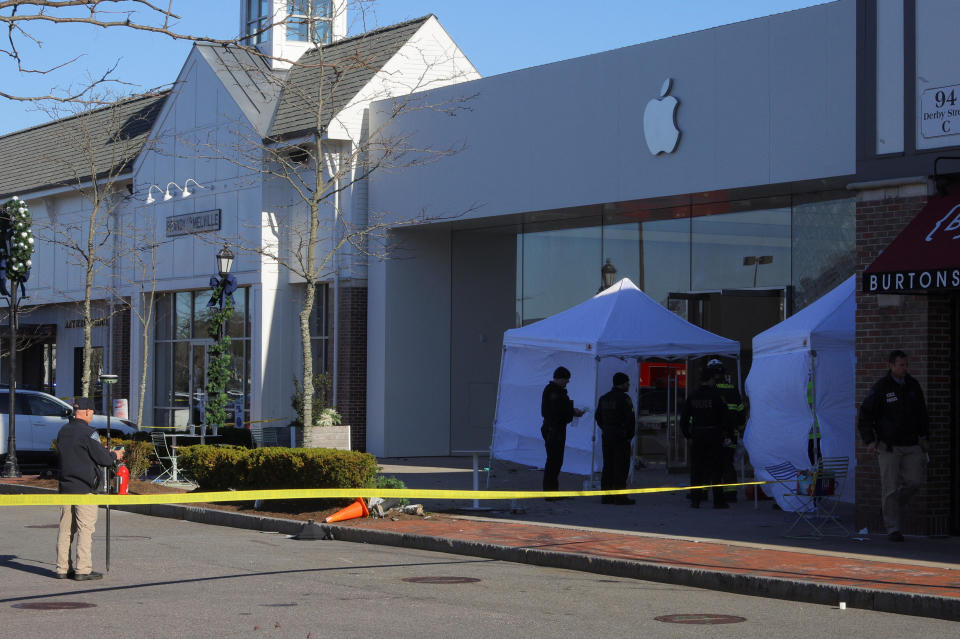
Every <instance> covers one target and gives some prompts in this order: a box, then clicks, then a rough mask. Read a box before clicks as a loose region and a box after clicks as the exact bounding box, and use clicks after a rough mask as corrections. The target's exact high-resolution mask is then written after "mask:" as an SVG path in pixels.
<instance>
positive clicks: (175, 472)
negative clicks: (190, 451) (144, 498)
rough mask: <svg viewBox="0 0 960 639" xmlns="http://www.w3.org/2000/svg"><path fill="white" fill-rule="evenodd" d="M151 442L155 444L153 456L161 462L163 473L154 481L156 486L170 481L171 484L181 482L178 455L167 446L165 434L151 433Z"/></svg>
mask: <svg viewBox="0 0 960 639" xmlns="http://www.w3.org/2000/svg"><path fill="white" fill-rule="evenodd" d="M150 441H151V442H153V454H154V455H155V456H156V458H157V461H159V462H160V466H161V468H163V472H162V473H160V474H159V475H157V477H156V478H155V479H154V480H153V483H155V484H162V483H163V482H164V481H165V480H167V479H169V480H170V481H171V482H176V481H179V480H180V478H179V469H178V468H177V455H176V453H175V452H174V451H171V450H170V448H169V447H168V446H167V438H166V437H165V436H164V434H163V433H158V432H152V433H150Z"/></svg>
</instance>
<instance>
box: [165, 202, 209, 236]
mask: <svg viewBox="0 0 960 639" xmlns="http://www.w3.org/2000/svg"><path fill="white" fill-rule="evenodd" d="M219 230H220V209H215V210H213V211H203V212H202V213H187V214H186V215H171V216H170V217H168V218H167V237H175V236H177V235H190V234H192V233H206V232H208V231H219Z"/></svg>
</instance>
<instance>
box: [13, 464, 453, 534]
mask: <svg viewBox="0 0 960 639" xmlns="http://www.w3.org/2000/svg"><path fill="white" fill-rule="evenodd" d="M15 481H16V483H17V484H19V485H23V486H37V487H39V488H52V489H54V490H56V488H57V480H56V479H40V478H39V477H38V476H24V477H23V478H22V479H18V480H15ZM189 492H193V491H191V490H185V489H183V488H176V487H173V486H164V485H163V484H155V483H153V482H149V481H141V480H138V479H131V480H130V494H132V495H162V494H169V493H189ZM323 502H326V503H323ZM329 502H330V500H318V499H285V500H268V501H264V502H262V503H261V507H260V509H259V510H258V509H255V508H254V507H253V502H252V501H242V502H241V501H238V502H217V503H213V504H208V503H197V504H193V505H194V506H198V507H201V508H210V509H213V510H226V511H230V512H235V513H243V514H245V515H256V516H258V517H275V518H278V519H296V520H300V521H307V520H309V519H312V520H313V521H315V522H317V523H323V520H324V519H326V518H327V517H328V516H329V515H332V514H333V513H335V512H337V511H338V510H340V509H341V508H343V506H342V505H340V506H329ZM347 503H349V502H348V501H344V505H345V504H347ZM425 518H431V519H439V518H449V515H446V514H444V513H429V512H428V513H425V515H424V516H420V515H408V514H405V513H402V512H399V511H396V510H392V511H390V512H389V513H387V516H386V519H388V520H391V521H401V520H406V519H425ZM361 521H363V519H348V520H347V521H341V522H337V525H338V526H341V525H343V526H350V525H355V524H357V523H359V522H361Z"/></svg>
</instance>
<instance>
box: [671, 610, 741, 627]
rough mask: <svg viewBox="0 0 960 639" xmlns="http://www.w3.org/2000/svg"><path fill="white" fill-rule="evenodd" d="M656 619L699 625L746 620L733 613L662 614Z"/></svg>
mask: <svg viewBox="0 0 960 639" xmlns="http://www.w3.org/2000/svg"><path fill="white" fill-rule="evenodd" d="M654 619H656V620H657V621H662V622H663V623H687V624H696V625H700V626H707V625H717V624H721V623H740V622H741V621H746V618H745V617H736V616H734V615H713V614H702V613H701V614H692V615H691V614H688V615H662V616H660V617H654Z"/></svg>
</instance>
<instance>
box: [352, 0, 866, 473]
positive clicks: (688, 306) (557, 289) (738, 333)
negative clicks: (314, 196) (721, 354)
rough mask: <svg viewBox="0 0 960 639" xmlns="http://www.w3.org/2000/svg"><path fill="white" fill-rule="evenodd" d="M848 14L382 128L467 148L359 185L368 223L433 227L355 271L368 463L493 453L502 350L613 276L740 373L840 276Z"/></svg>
mask: <svg viewBox="0 0 960 639" xmlns="http://www.w3.org/2000/svg"><path fill="white" fill-rule="evenodd" d="M856 15H857V3H856V1H855V0H839V1H838V2H832V3H827V4H823V5H819V6H815V7H812V8H808V9H802V10H799V11H793V12H789V13H783V14H778V15H773V16H769V17H765V18H760V19H755V20H750V21H747V22H741V23H736V24H731V25H727V26H721V27H717V28H713V29H709V30H705V31H700V32H696V33H691V34H687V35H682V36H677V37H672V38H667V39H663V40H658V41H654V42H649V43H645V44H638V45H636V46H630V47H626V48H622V49H617V50H613V51H608V52H604V53H599V54H595V55H590V56H586V57H582V58H576V59H572V60H566V61H563V62H557V63H554V64H547V65H544V66H539V67H534V68H529V69H523V70H519V71H515V72H511V73H506V74H503V75H498V76H492V77H487V78H483V79H479V80H475V81H472V82H466V83H462V84H457V85H454V86H450V87H446V88H441V89H437V90H435V91H432V92H431V93H432V94H433V96H432V97H433V98H435V102H436V103H437V104H442V103H449V101H450V100H451V99H456V98H461V97H463V98H466V99H467V103H466V104H467V105H468V109H466V110H464V111H461V112H459V113H457V114H456V117H450V116H449V114H447V113H442V112H436V111H428V110H422V111H416V112H411V113H409V114H406V115H405V116H403V117H401V118H399V119H397V120H395V121H394V122H392V123H390V124H389V126H388V127H387V128H388V134H390V135H392V134H397V133H403V134H406V135H410V136H412V144H413V145H414V146H415V147H417V148H423V149H439V148H449V147H451V146H455V147H458V148H459V149H460V150H459V151H458V152H457V153H456V154H454V155H452V156H450V157H445V158H443V159H442V160H441V161H438V162H430V163H426V164H424V165H423V166H418V167H415V168H407V169H404V170H403V171H397V172H381V173H379V174H376V175H375V176H374V177H373V178H372V179H371V182H370V189H369V196H370V208H371V210H375V211H390V212H391V213H392V214H395V215H398V216H400V217H402V218H410V217H414V216H416V215H417V214H418V213H420V212H423V213H425V214H426V215H427V216H428V219H429V220H430V221H428V222H425V223H423V224H420V225H417V226H413V227H405V228H404V229H403V230H401V231H398V232H396V233H395V234H394V237H395V240H396V250H395V252H394V255H393V257H392V259H388V260H382V261H374V262H372V263H371V264H370V267H369V280H368V283H369V289H368V331H367V340H368V341H367V424H366V428H367V435H366V448H367V450H368V451H370V452H373V453H376V454H378V455H387V456H402V455H446V454H449V453H450V452H456V451H466V450H472V449H476V450H479V449H486V448H487V447H488V446H489V445H490V442H491V428H492V427H491V424H492V422H493V416H494V410H495V407H496V389H497V379H498V373H499V366H500V354H501V348H502V338H503V333H504V331H505V330H507V329H511V328H515V327H518V326H523V325H526V324H529V323H531V322H534V321H537V320H539V319H542V318H544V317H548V316H550V315H552V314H554V313H557V312H559V311H562V310H564V309H567V308H569V307H571V306H573V305H575V304H578V303H580V302H582V301H584V300H585V299H587V298H589V297H590V296H592V295H594V294H596V293H597V291H598V289H599V288H600V286H601V282H602V269H603V268H605V267H606V269H607V270H608V271H610V267H612V268H613V269H615V274H614V279H617V280H619V279H620V278H623V277H628V278H630V279H631V280H632V281H633V282H634V283H636V284H637V286H639V287H640V288H641V289H643V290H644V291H645V292H646V293H647V294H648V295H650V296H651V297H653V298H654V299H655V300H657V301H658V302H660V303H661V304H663V305H664V306H666V307H668V308H670V309H671V310H673V311H674V312H676V313H678V314H680V315H681V316H683V317H685V318H686V319H688V320H689V321H691V322H694V323H696V324H699V325H701V326H703V327H704V328H706V329H707V330H710V331H712V332H714V333H718V334H720V335H723V336H725V337H728V338H732V339H736V340H739V341H740V343H741V346H742V348H743V353H744V357H743V364H744V375H746V372H747V370H748V369H749V365H750V345H751V339H752V337H753V336H754V335H756V334H757V333H758V332H760V331H762V330H764V329H765V328H767V327H769V326H772V325H773V324H775V323H777V322H779V321H780V320H782V319H784V318H785V317H786V316H788V315H791V314H793V313H794V312H796V311H798V310H800V309H801V308H803V307H804V306H806V305H807V304H809V303H810V302H811V301H813V300H815V299H817V298H818V297H819V296H820V295H822V294H823V293H825V292H826V291H829V290H830V289H831V288H833V287H834V286H836V285H837V284H839V283H840V282H842V281H843V280H845V279H846V278H847V277H849V276H850V275H851V274H852V273H853V271H854V264H855V258H856V255H855V241H856V238H855V226H856V223H855V212H856V203H855V198H854V194H853V193H852V192H850V191H848V190H847V189H846V185H847V184H848V183H850V182H852V181H853V178H854V175H855V173H856V170H857V165H856V65H857V58H856V46H857V37H856V34H857V17H856ZM377 109H380V110H388V109H389V104H387V103H384V102H381V103H378V104H377V103H375V104H374V106H373V107H372V112H373V115H372V117H373V119H374V121H376V118H377V115H376V111H377ZM371 129H372V130H376V129H377V125H376V123H374V124H373V125H372V126H371ZM542 381H543V383H546V381H547V380H542ZM531 401H536V398H532V400H531Z"/></svg>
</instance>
